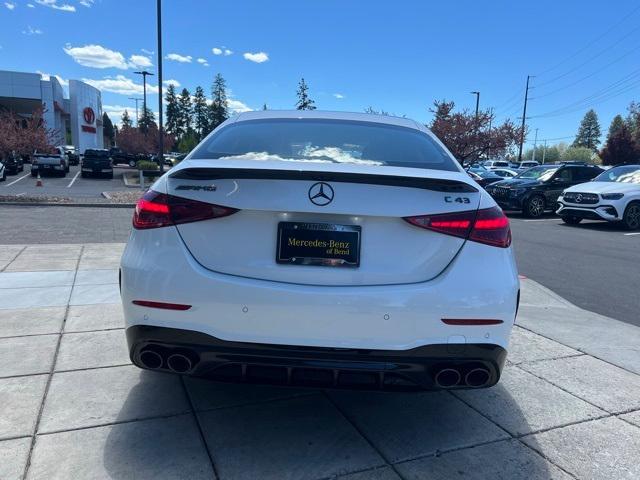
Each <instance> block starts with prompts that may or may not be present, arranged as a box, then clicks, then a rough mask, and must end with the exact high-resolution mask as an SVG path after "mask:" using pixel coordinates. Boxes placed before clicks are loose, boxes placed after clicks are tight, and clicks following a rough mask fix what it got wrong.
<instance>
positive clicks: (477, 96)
mask: <svg viewBox="0 0 640 480" xmlns="http://www.w3.org/2000/svg"><path fill="white" fill-rule="evenodd" d="M471 95H475V96H476V120H477V119H478V109H479V108H480V92H471Z"/></svg>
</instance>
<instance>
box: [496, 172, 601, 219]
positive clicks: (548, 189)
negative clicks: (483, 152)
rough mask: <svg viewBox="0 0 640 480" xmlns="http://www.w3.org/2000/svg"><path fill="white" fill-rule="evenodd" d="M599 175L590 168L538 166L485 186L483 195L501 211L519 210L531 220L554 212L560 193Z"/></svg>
mask: <svg viewBox="0 0 640 480" xmlns="http://www.w3.org/2000/svg"><path fill="white" fill-rule="evenodd" d="M600 173H602V169H600V168H598V167H596V166H593V165H591V166H583V165H540V166H537V167H533V168H529V169H528V170H525V171H524V172H522V173H520V174H519V175H518V176H516V177H514V178H511V179H508V180H503V181H501V182H497V183H494V184H492V185H490V186H488V187H487V192H489V194H490V195H491V196H492V197H493V198H494V199H495V201H496V202H498V205H500V206H501V207H502V208H503V209H505V210H520V211H522V213H523V214H524V215H525V216H527V217H534V218H535V217H540V216H541V215H543V214H544V212H546V211H549V210H555V209H556V208H557V204H558V197H559V196H560V194H561V193H562V191H563V190H565V189H566V188H568V187H571V186H573V185H577V184H579V183H583V182H588V181H589V180H591V179H592V178H594V177H596V176H598V175H599V174H600Z"/></svg>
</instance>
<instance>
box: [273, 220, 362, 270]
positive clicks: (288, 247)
mask: <svg viewBox="0 0 640 480" xmlns="http://www.w3.org/2000/svg"><path fill="white" fill-rule="evenodd" d="M361 231H362V229H361V227H360V226H358V225H334V224H328V223H301V222H280V223H279V224H278V250H277V252H276V262H277V263H287V264H293V265H322V266H331V267H358V266H359V265H360V234H361Z"/></svg>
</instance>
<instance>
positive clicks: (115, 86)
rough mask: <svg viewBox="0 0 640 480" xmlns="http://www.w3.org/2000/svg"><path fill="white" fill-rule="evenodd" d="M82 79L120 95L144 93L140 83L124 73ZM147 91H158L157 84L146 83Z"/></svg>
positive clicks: (103, 89)
mask: <svg viewBox="0 0 640 480" xmlns="http://www.w3.org/2000/svg"><path fill="white" fill-rule="evenodd" d="M82 81H83V82H85V83H88V84H89V85H91V86H93V87H96V88H97V89H98V90H101V91H103V92H111V93H119V94H121V95H142V94H143V93H144V88H143V86H142V84H141V83H136V82H134V81H133V80H131V79H130V78H127V77H125V76H124V75H116V76H115V77H104V78H103V79H102V80H94V79H91V78H83V79H82ZM147 93H158V86H157V85H150V84H147Z"/></svg>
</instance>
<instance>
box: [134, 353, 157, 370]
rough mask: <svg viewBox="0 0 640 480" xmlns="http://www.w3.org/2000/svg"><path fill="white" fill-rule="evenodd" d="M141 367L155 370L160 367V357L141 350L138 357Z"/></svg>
mask: <svg viewBox="0 0 640 480" xmlns="http://www.w3.org/2000/svg"><path fill="white" fill-rule="evenodd" d="M138 359H139V361H140V363H141V364H142V366H143V367H145V368H149V369H151V370H157V369H158V368H161V367H162V356H161V355H160V354H159V353H158V352H154V351H153V350H143V351H142V352H140V355H139V357H138Z"/></svg>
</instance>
